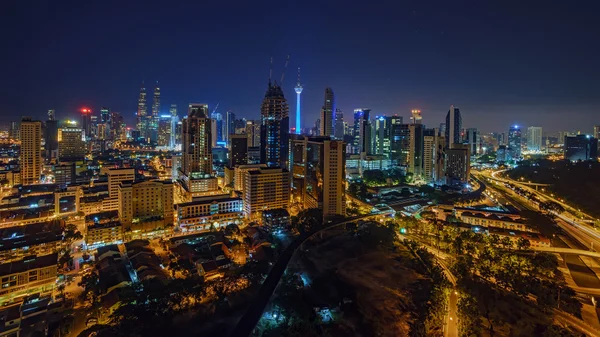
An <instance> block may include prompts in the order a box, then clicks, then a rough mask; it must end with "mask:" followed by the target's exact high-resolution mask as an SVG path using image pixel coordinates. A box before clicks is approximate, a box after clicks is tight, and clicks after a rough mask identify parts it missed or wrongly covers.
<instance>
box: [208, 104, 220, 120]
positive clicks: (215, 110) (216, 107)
mask: <svg viewBox="0 0 600 337" xmlns="http://www.w3.org/2000/svg"><path fill="white" fill-rule="evenodd" d="M218 108H219V103H217V105H216V106H215V109H214V110H213V112H212V114H210V115H211V118H212V115H214V114H215V112H217V109H218Z"/></svg>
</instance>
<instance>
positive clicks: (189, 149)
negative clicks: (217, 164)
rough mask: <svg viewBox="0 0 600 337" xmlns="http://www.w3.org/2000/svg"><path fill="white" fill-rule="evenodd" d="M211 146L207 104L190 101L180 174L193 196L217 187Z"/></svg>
mask: <svg viewBox="0 0 600 337" xmlns="http://www.w3.org/2000/svg"><path fill="white" fill-rule="evenodd" d="M212 147H213V144H212V130H211V119H210V118H209V113H208V105H207V104H190V105H189V107H188V115H187V117H185V118H184V119H183V123H182V149H181V151H182V154H183V164H182V165H181V171H182V174H181V175H180V177H181V178H182V180H183V181H184V184H185V186H184V187H185V188H186V189H187V192H189V193H191V195H192V196H194V195H198V193H204V192H211V191H215V190H217V180H216V178H214V177H213V176H212V173H213V167H212V161H213V160H212Z"/></svg>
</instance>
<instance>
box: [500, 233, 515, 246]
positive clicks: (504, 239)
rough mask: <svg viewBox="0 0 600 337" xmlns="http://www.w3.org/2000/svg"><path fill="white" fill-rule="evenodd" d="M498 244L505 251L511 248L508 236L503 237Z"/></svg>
mask: <svg viewBox="0 0 600 337" xmlns="http://www.w3.org/2000/svg"><path fill="white" fill-rule="evenodd" d="M500 244H501V245H502V247H504V248H505V249H511V248H512V246H513V242H512V240H511V239H510V238H509V237H508V236H505V237H503V238H502V240H500Z"/></svg>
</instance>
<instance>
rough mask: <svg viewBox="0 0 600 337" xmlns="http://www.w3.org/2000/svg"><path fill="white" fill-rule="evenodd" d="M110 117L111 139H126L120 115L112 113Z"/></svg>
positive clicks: (125, 131) (123, 123) (123, 121)
mask: <svg viewBox="0 0 600 337" xmlns="http://www.w3.org/2000/svg"><path fill="white" fill-rule="evenodd" d="M110 114H111V117H110V122H111V126H110V132H111V133H112V136H111V138H112V139H114V140H118V139H121V138H126V134H127V130H126V129H125V127H126V126H125V120H124V119H123V116H121V114H120V113H118V112H114V111H112V112H111V113H110Z"/></svg>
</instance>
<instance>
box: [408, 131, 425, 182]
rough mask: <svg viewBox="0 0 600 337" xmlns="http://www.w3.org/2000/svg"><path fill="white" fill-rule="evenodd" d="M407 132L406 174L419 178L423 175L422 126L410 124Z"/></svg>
mask: <svg viewBox="0 0 600 337" xmlns="http://www.w3.org/2000/svg"><path fill="white" fill-rule="evenodd" d="M413 122H414V121H413ZM408 130H409V149H408V172H410V173H412V174H413V175H414V177H415V178H416V177H421V175H422V174H423V124H410V125H409V126H408Z"/></svg>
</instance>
